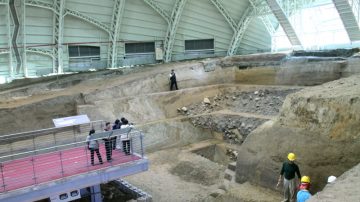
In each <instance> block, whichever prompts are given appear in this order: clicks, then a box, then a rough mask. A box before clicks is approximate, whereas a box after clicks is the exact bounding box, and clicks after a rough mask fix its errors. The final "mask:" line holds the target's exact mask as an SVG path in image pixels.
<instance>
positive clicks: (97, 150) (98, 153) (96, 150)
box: [90, 148, 103, 165]
mask: <svg viewBox="0 0 360 202" xmlns="http://www.w3.org/2000/svg"><path fill="white" fill-rule="evenodd" d="M94 151H95V152H96V155H97V157H98V159H99V162H100V164H102V163H103V161H102V158H101V155H100V152H99V149H93V148H90V154H91V156H90V157H91V165H94Z"/></svg>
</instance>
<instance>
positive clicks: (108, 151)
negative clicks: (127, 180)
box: [104, 139, 112, 161]
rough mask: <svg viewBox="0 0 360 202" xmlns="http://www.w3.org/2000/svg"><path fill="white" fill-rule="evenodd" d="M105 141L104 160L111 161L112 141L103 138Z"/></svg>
mask: <svg viewBox="0 0 360 202" xmlns="http://www.w3.org/2000/svg"><path fill="white" fill-rule="evenodd" d="M104 143H105V151H106V160H108V161H111V155H112V144H111V143H112V142H111V140H109V139H106V140H104Z"/></svg>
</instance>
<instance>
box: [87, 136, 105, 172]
mask: <svg viewBox="0 0 360 202" xmlns="http://www.w3.org/2000/svg"><path fill="white" fill-rule="evenodd" d="M94 133H95V130H94V129H92V130H90V132H89V135H88V136H87V137H86V143H87V145H88V149H89V150H90V153H91V165H94V151H95V152H96V155H97V157H98V160H99V162H100V164H103V161H102V158H101V155H100V152H99V142H98V140H92V139H91V135H92V134H94Z"/></svg>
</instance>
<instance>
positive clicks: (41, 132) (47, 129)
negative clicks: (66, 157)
mask: <svg viewBox="0 0 360 202" xmlns="http://www.w3.org/2000/svg"><path fill="white" fill-rule="evenodd" d="M101 122H103V123H105V121H103V120H96V121H91V122H90V123H87V124H94V123H101ZM82 125H86V124H80V125H73V126H64V127H53V128H45V129H40V130H34V131H26V132H20V133H13V134H7V135H1V136H0V140H3V139H4V138H8V137H13V136H22V137H23V135H32V134H40V135H43V133H45V132H49V133H52V132H56V131H57V130H61V129H67V128H71V127H74V126H82Z"/></svg>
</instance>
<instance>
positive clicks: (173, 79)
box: [170, 69, 178, 90]
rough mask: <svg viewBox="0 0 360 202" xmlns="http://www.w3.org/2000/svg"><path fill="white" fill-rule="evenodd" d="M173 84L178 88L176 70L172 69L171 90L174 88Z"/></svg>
mask: <svg viewBox="0 0 360 202" xmlns="http://www.w3.org/2000/svg"><path fill="white" fill-rule="evenodd" d="M173 86H175V90H178V86H177V82H176V75H175V71H174V70H173V69H172V70H171V73H170V90H172V89H173Z"/></svg>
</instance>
